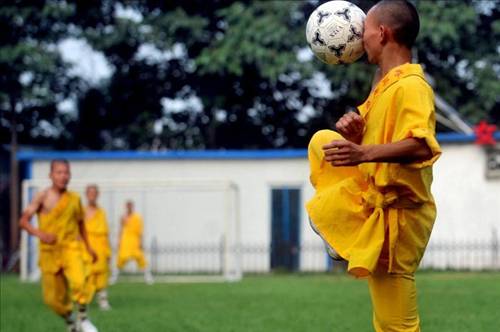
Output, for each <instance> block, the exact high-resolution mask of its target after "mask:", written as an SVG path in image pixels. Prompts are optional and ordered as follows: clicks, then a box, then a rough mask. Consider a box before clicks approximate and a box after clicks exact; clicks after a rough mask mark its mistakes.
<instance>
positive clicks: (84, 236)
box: [78, 219, 97, 263]
mask: <svg viewBox="0 0 500 332" xmlns="http://www.w3.org/2000/svg"><path fill="white" fill-rule="evenodd" d="M78 230H79V231H80V236H81V238H82V241H83V243H84V244H85V248H87V251H88V252H89V254H90V256H92V263H95V262H96V261H97V254H96V252H95V251H94V249H92V247H91V246H90V243H89V238H88V235H87V229H86V228H85V222H84V221H83V219H80V220H79V221H78Z"/></svg>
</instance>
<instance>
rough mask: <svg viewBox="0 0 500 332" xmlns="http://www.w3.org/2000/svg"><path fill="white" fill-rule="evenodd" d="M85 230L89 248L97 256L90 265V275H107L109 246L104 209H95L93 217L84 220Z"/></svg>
mask: <svg viewBox="0 0 500 332" xmlns="http://www.w3.org/2000/svg"><path fill="white" fill-rule="evenodd" d="M85 228H86V230H87V235H88V239H89V243H90V247H91V248H92V249H94V251H95V252H96V254H97V261H96V262H95V263H94V264H92V273H107V272H108V270H109V266H108V260H109V258H110V257H111V246H110V245H109V229H108V222H107V220H106V212H105V211H104V209H102V208H97V210H96V211H95V213H94V215H93V216H92V217H90V218H88V219H86V220H85Z"/></svg>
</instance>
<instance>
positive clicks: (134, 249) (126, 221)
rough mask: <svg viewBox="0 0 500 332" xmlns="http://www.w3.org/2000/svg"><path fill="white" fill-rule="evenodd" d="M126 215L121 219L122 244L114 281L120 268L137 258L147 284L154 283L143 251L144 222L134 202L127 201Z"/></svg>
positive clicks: (119, 247) (113, 281)
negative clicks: (136, 210)
mask: <svg viewBox="0 0 500 332" xmlns="http://www.w3.org/2000/svg"><path fill="white" fill-rule="evenodd" d="M125 208H126V211H125V215H124V216H123V217H122V220H121V231H120V244H119V246H118V259H117V262H116V266H117V268H118V269H117V270H115V271H114V272H115V273H114V275H113V277H112V283H115V282H116V280H117V278H118V274H119V270H121V269H123V267H124V266H125V264H126V263H127V262H128V261H129V260H135V261H136V262H137V265H138V266H139V269H141V270H142V271H143V272H144V281H145V282H146V283H147V284H151V283H153V277H152V276H151V272H150V271H149V270H148V269H147V267H146V259H145V257H144V251H143V239H142V236H143V231H144V222H143V221H142V217H141V215H140V214H139V213H137V212H135V211H134V202H132V201H127V202H126V203H125Z"/></svg>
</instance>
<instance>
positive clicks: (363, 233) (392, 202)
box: [348, 182, 421, 277]
mask: <svg viewBox="0 0 500 332" xmlns="http://www.w3.org/2000/svg"><path fill="white" fill-rule="evenodd" d="M360 194H361V198H362V204H363V206H364V207H365V209H366V210H368V211H370V215H369V217H368V219H367V220H366V222H365V223H364V224H363V226H362V227H361V229H360V232H359V235H358V237H357V238H356V240H355V241H354V243H353V245H352V247H351V250H350V254H349V258H348V259H349V266H348V271H349V273H351V274H353V275H355V276H358V277H362V276H366V275H368V274H370V273H372V272H373V271H374V270H375V268H376V266H377V263H378V260H379V257H380V253H381V252H382V247H383V244H384V239H385V234H386V232H387V233H388V235H389V239H388V240H389V243H388V244H389V268H388V272H392V263H393V260H394V252H395V246H396V240H397V238H398V232H399V227H398V226H399V223H398V209H415V208H418V207H420V206H421V203H415V202H413V201H411V200H409V199H408V198H405V197H400V195H399V194H398V192H397V191H396V190H394V189H387V188H378V187H376V186H375V184H373V183H372V182H369V183H368V187H367V188H366V189H365V190H363V191H362V192H361V193H360ZM386 214H387V217H386Z"/></svg>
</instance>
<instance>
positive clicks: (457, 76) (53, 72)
mask: <svg viewBox="0 0 500 332" xmlns="http://www.w3.org/2000/svg"><path fill="white" fill-rule="evenodd" d="M354 2H356V3H357V4H359V5H360V7H361V8H362V9H364V10H365V11H366V10H368V9H369V8H370V7H371V6H372V5H373V3H374V2H375V1H371V0H367V1H361V0H360V1H354ZM415 2H416V3H417V6H418V10H419V13H420V17H421V31H420V36H419V38H418V40H417V51H416V52H415V55H416V57H417V58H418V61H419V62H421V63H422V64H423V65H424V66H425V68H426V71H427V72H428V73H429V74H431V75H432V76H433V77H434V78H435V81H436V84H435V90H436V92H437V93H438V94H440V95H441V96H442V97H443V98H444V99H445V100H447V101H448V102H449V103H450V104H451V105H453V106H455V107H456V108H457V109H458V111H459V112H460V113H461V114H462V115H463V116H464V117H465V118H466V119H467V120H469V121H470V122H471V123H472V124H475V123H477V122H478V121H480V120H483V119H485V120H489V121H492V122H494V123H497V124H498V125H500V112H499V111H498V110H499V107H500V106H499V105H500V100H499V98H500V97H499V96H500V83H499V82H500V80H499V77H500V69H499V68H500V63H499V59H500V56H499V50H498V40H500V23H499V22H500V20H499V18H500V6H499V5H498V3H497V2H494V1H493V2H488V1H486V2H485V1H471V0H461V1H424V0H416V1H415ZM317 5H318V3H314V2H311V1H230V0H218V1H212V2H208V3H207V2H206V1H204V0H191V1H181V0H171V1H156V0H138V1H125V2H117V1H114V0H96V1H75V2H66V1H57V0H53V1H21V2H20V1H14V0H11V1H4V4H3V5H2V7H0V29H2V31H4V32H5V33H3V34H2V35H0V41H1V44H0V45H1V46H0V69H1V70H2V74H3V75H2V78H1V80H0V108H1V109H2V111H3V112H2V117H4V116H3V114H7V113H6V112H5V111H9V110H10V109H11V108H12V105H15V107H16V109H17V110H18V112H21V110H22V113H19V115H20V116H19V119H20V122H21V126H22V131H21V132H22V135H21V141H22V142H24V143H33V142H36V143H49V144H52V145H53V146H55V147H58V148H71V149H82V148H83V149H199V148H201V149H203V148H238V149H240V148H292V147H294V148H304V147H305V146H306V145H307V142H308V140H309V137H310V136H311V135H312V134H313V133H314V132H315V131H316V130H318V129H322V128H325V127H326V128H332V127H333V126H334V123H335V121H336V119H337V118H338V117H340V116H341V115H342V114H343V113H344V112H346V111H348V110H351V109H353V107H355V106H356V105H359V104H360V103H362V102H363V100H364V99H365V98H366V96H367V95H368V92H369V89H370V83H371V78H372V75H373V71H374V68H373V66H371V65H368V64H367V63H366V61H364V60H362V61H359V62H357V63H355V64H353V65H347V66H327V65H325V64H323V63H321V62H320V61H319V60H317V59H315V58H312V59H310V60H308V59H303V58H302V59H300V58H299V56H298V54H299V53H300V52H302V54H303V53H304V49H306V48H307V44H306V40H305V31H304V30H305V24H306V21H307V18H308V16H309V14H310V13H311V12H312V11H313V10H314V8H315V7H316V6H317ZM119 6H121V7H122V8H125V9H127V10H129V11H132V12H134V13H136V14H138V15H139V17H140V19H129V18H127V17H119V16H117V15H116V9H117V8H118V7H119ZM67 37H74V38H79V39H83V40H86V41H87V42H88V43H89V44H90V45H91V46H92V47H93V48H94V49H95V50H96V51H99V52H102V54H103V55H104V56H105V57H106V60H107V61H108V62H109V64H110V65H111V67H112V68H113V74H112V76H111V77H110V78H109V79H108V80H105V81H102V82H100V84H98V85H97V86H89V85H88V84H85V83H84V82H82V81H81V80H79V79H77V78H74V77H71V76H69V75H68V69H69V67H68V66H67V65H66V64H64V63H63V62H62V61H61V59H60V55H59V53H58V52H57V49H56V47H55V45H56V44H57V43H58V42H59V41H60V40H61V39H63V38H67ZM144 46H147V47H148V49H149V50H150V51H151V50H153V52H156V53H157V54H159V57H160V58H159V59H155V58H154V57H143V58H141V57H138V54H139V52H140V51H141V50H143V49H144ZM157 56H158V55H157ZM21 75H24V76H23V77H24V78H25V80H24V83H23V84H21V83H20V80H19V78H20V77H21ZM321 77H323V79H321ZM26 78H31V79H29V80H26ZM318 78H320V79H318ZM321 91H322V92H321ZM329 91H330V92H329ZM68 95H71V96H73V98H76V99H77V105H78V113H77V114H74V115H68V114H61V113H60V112H57V109H56V105H57V103H58V102H60V101H61V100H62V99H64V98H66V97H67V96H68ZM179 101H185V102H186V101H187V102H186V103H184V104H183V105H181V104H179ZM179 105H181V106H179ZM304 109H305V110H312V111H309V112H305V111H304ZM5 118H6V117H5ZM42 120H43V121H45V123H44V124H43V126H42V127H44V128H46V127H47V124H49V125H50V126H51V127H52V130H49V131H47V130H42V129H41V121H42ZM8 124H9V122H8V121H7V120H5V121H1V123H0V137H2V140H3V139H4V138H6V137H7V133H8ZM20 129H21V128H20ZM440 129H443V128H440ZM33 133H42V134H43V135H42V136H43V137H45V138H43V139H40V138H41V136H38V137H34V136H33ZM56 137H59V139H58V140H57V141H54V139H55V138H56Z"/></svg>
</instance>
